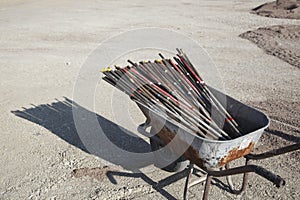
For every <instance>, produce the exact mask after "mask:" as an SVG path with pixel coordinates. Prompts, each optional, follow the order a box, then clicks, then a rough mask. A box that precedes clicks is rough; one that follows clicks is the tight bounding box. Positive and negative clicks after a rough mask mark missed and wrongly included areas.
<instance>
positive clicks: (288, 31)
mask: <svg viewBox="0 0 300 200" xmlns="http://www.w3.org/2000/svg"><path fill="white" fill-rule="evenodd" d="M240 37H242V38H245V39H248V40H250V41H252V42H253V43H255V44H257V46H258V47H260V48H262V49H264V50H265V51H266V53H267V54H270V55H274V56H276V57H278V58H280V59H282V60H284V61H286V62H288V63H290V64H291V65H294V66H296V67H298V68H300V46H299V44H300V26H297V25H287V26H271V27H263V28H258V29H256V30H253V31H247V32H245V33H243V34H241V35H240Z"/></svg>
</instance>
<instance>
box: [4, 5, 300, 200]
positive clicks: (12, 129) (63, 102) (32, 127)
mask: <svg viewBox="0 0 300 200" xmlns="http://www.w3.org/2000/svg"><path fill="white" fill-rule="evenodd" d="M260 4H261V1H258V0H251V1H246V2H245V1H242V0H226V1H225V0H224V1H223V0H215V1H211V0H207V1H197V2H195V1H189V0H184V1H150V2H143V3H141V2H140V1H137V0H133V1H101V0H93V1H89V3H87V2H86V1H82V0H78V1H69V0H62V1H50V0H45V1H30V0H28V1H0V5H1V6H0V27H1V33H0V38H1V40H0V65H1V67H2V68H1V69H2V71H1V74H0V80H1V85H0V91H1V96H0V105H1V106H0V111H1V115H0V123H1V126H0V133H1V137H0V153H1V156H0V168H1V169H2V170H1V171H0V199H174V198H175V199H180V198H181V197H182V190H183V184H184V179H180V180H178V181H174V180H175V179H176V178H174V177H171V178H169V179H165V181H164V182H163V183H165V184H166V186H165V187H163V188H160V187H157V184H156V183H157V182H158V181H159V180H161V179H164V178H166V177H168V176H170V175H172V174H171V173H167V172H164V171H162V170H159V169H157V168H155V167H154V166H153V165H151V163H150V164H149V165H148V166H145V167H144V168H142V169H141V171H142V173H140V174H132V173H131V172H130V171H128V170H125V169H124V168H126V166H122V162H121V158H116V157H115V156H114V155H111V154H110V152H109V151H105V149H104V150H103V153H102V154H99V155H94V154H91V153H88V151H86V149H85V148H84V146H83V145H82V144H81V142H80V140H79V138H78V135H77V132H76V128H75V126H74V121H73V119H72V109H71V108H72V107H71V106H72V104H71V103H72V101H71V100H72V97H73V88H74V84H75V82H76V80H77V76H78V73H79V70H80V69H81V67H82V66H83V64H84V62H85V61H86V59H87V57H88V55H89V54H90V53H91V52H92V51H93V50H94V49H95V48H96V47H97V46H98V45H99V44H100V43H101V42H102V41H104V40H106V39H107V38H109V37H110V36H112V35H116V34H118V33H121V32H124V31H128V30H132V29H136V28H145V27H159V28H166V29H170V30H175V31H177V32H179V33H182V34H184V35H186V36H188V37H190V38H192V39H193V40H195V41H197V42H198V43H199V44H201V45H202V46H203V47H204V48H205V50H206V51H207V52H208V53H209V55H210V57H211V58H212V60H213V61H214V62H215V64H216V66H217V68H218V70H219V73H220V74H221V75H222V78H223V82H224V84H225V89H226V92H227V93H228V94H230V95H231V96H233V97H235V98H236V99H239V100H241V101H243V102H248V103H249V104H251V105H254V106H257V107H259V108H261V109H263V110H264V111H265V112H266V113H268V114H269V115H270V116H271V118H274V119H275V120H276V121H275V122H272V124H271V127H270V132H271V133H272V131H273V134H272V135H274V133H277V134H278V135H281V136H282V135H284V134H286V135H290V136H288V137H286V138H288V139H292V141H288V140H286V139H284V138H283V139H282V140H283V141H288V142H280V141H277V140H272V139H269V138H273V136H272V137H267V134H271V133H266V134H265V136H264V137H263V138H262V141H261V144H269V146H270V147H277V146H281V145H282V144H288V143H290V142H296V141H299V126H300V125H299V99H300V98H299V97H300V91H299V90H300V89H299V88H300V87H299V77H300V71H299V68H297V67H294V66H291V65H290V64H288V63H286V62H284V61H283V60H281V59H278V58H276V57H274V56H270V55H267V54H265V53H264V51H263V50H261V49H259V48H258V47H257V46H256V45H255V44H253V43H251V42H249V41H248V40H245V39H242V38H240V37H239V35H240V34H241V33H244V32H246V31H248V30H254V29H257V28H259V27H266V26H272V25H300V21H297V20H291V19H276V18H265V17H261V16H258V15H253V14H250V10H251V9H252V8H254V7H256V6H258V5H260ZM270 40H272V38H271V39H270ZM170 42H173V43H174V42H176V41H170ZM99 71H100V69H99ZM99 76H100V75H99ZM112 94H113V91H112V87H111V86H109V85H107V84H104V83H101V87H98V88H97V90H96V91H95V96H96V101H95V109H93V108H86V107H85V106H84V105H78V107H79V106H82V107H80V108H81V109H86V112H87V113H90V112H91V113H96V114H97V116H98V119H99V120H100V123H102V124H103V125H105V126H106V128H107V129H108V130H110V132H111V133H112V136H111V137H112V139H114V140H115V142H120V144H121V145H122V146H123V147H124V148H128V149H131V148H134V149H135V150H141V149H143V150H145V151H147V148H149V145H148V143H147V142H148V141H147V140H145V138H137V139H135V140H131V141H128V140H126V136H123V135H124V134H123V133H124V131H120V130H119V129H117V128H116V127H117V124H118V125H119V123H118V122H116V119H115V118H114V114H113V112H112V103H111V98H112ZM124 98H125V97H124ZM77 103H78V102H77ZM130 105H131V107H130V109H132V113H133V117H134V120H136V123H138V122H142V121H143V120H144V117H143V116H142V114H141V113H140V112H139V110H138V109H137V108H136V107H135V105H134V104H130ZM294 110H298V112H293V111H294ZM277 121H282V122H283V123H285V124H288V125H282V124H280V123H281V122H279V124H278V122H277ZM276 123H277V124H276ZM289 125H291V126H292V127H291V126H289ZM122 126H123V128H124V129H127V130H128V131H131V132H132V133H137V131H136V130H135V129H134V127H131V126H129V125H128V126H127V125H126V123H125V124H124V125H123V124H122ZM135 128H136V126H135ZM274 130H275V131H274ZM276 131H277V132H276ZM114 134H115V135H116V136H117V137H114V136H113V135H114ZM281 138H282V137H281ZM273 141H274V145H273ZM99 144H100V145H101V142H100V141H99ZM100 147H101V146H100ZM258 147H259V146H258ZM241 162H242V161H237V162H236V164H240V163H241ZM298 163H299V154H298V153H292V154H288V155H282V156H279V157H276V158H270V159H266V160H263V161H259V162H257V164H260V165H262V166H264V167H266V168H267V169H269V170H271V171H273V172H274V173H276V174H279V175H280V176H281V177H283V178H285V180H286V181H287V184H286V186H285V187H284V188H280V189H277V188H275V187H274V186H273V185H272V184H271V183H270V182H267V181H266V180H264V179H263V178H261V177H258V176H255V175H253V176H251V178H250V183H249V188H248V190H247V191H246V192H245V193H244V194H242V195H240V196H236V195H233V194H230V193H228V192H227V191H226V190H223V189H221V188H222V184H221V183H220V182H218V181H215V184H214V185H213V187H212V190H211V193H210V199H257V200H258V199H297V196H300V195H299V193H300V189H299V186H298V184H295V183H297V182H298V180H299V178H300V177H299V174H300V173H299V165H298ZM220 181H222V182H224V180H223V179H220ZM168 183H171V184H168ZM203 188H204V187H203V186H202V185H198V186H194V187H192V188H190V189H189V197H190V199H199V196H201V194H202V191H203Z"/></svg>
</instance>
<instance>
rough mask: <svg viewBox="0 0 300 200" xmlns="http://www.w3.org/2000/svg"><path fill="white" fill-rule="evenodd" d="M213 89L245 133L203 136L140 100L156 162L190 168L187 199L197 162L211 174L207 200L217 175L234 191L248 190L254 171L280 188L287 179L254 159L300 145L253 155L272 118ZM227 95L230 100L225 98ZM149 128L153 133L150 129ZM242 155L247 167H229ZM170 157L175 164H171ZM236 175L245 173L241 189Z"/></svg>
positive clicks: (169, 167) (169, 168) (141, 128)
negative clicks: (234, 178)
mask: <svg viewBox="0 0 300 200" xmlns="http://www.w3.org/2000/svg"><path fill="white" fill-rule="evenodd" d="M209 88H210V90H211V92H212V93H213V94H214V95H215V97H216V98H217V99H218V100H219V101H220V102H221V103H222V104H223V107H224V108H226V110H227V111H228V113H230V115H231V116H232V117H233V118H234V119H235V120H236V121H237V123H238V124H239V128H240V129H241V131H242V133H243V134H242V136H240V137H237V138H235V139H231V140H222V141H221V140H209V139H206V138H202V137H199V136H197V135H196V134H193V133H190V132H189V131H187V130H185V129H184V128H182V127H181V126H180V124H176V123H175V122H173V121H169V120H166V119H165V118H163V117H161V116H159V115H158V114H156V113H154V112H152V111H151V110H150V109H148V108H147V107H146V106H144V105H142V104H139V103H137V104H138V106H139V108H140V109H141V111H142V112H143V114H144V115H145V117H146V122H145V123H144V124H142V125H140V126H139V127H138V131H139V132H140V133H142V134H143V135H146V136H147V137H149V138H150V144H151V148H152V151H153V153H154V155H155V156H154V158H155V163H154V165H155V166H157V167H159V168H161V169H164V170H166V171H169V172H170V171H171V172H176V171H181V170H184V169H186V170H188V173H187V177H186V183H185V186H184V192H183V198H184V199H186V197H187V189H188V187H189V177H190V174H191V173H192V171H193V170H194V165H196V166H198V167H199V168H201V169H202V170H204V172H205V173H206V174H207V175H206V178H205V179H204V180H203V181H205V189H204V193H203V197H202V198H203V199H204V200H206V199H208V195H209V190H210V185H211V181H212V178H213V177H222V176H226V178H227V182H228V187H229V188H230V190H231V192H232V193H234V194H240V193H242V192H243V191H244V190H245V189H246V186H247V182H248V174H249V173H250V172H254V173H256V174H258V175H260V176H262V177H264V178H265V179H267V180H269V181H271V182H273V183H274V184H275V185H276V186H277V187H281V186H284V185H285V181H284V179H282V178H281V177H280V176H278V175H275V174H274V173H272V172H270V171H268V170H266V169H264V168H263V167H260V166H257V165H251V164H250V160H258V159H265V158H268V157H272V156H275V155H280V154H283V153H287V152H290V151H295V150H298V149H299V148H300V144H294V145H290V146H286V147H283V148H280V149H276V150H272V151H269V152H265V153H262V154H256V155H255V154H251V151H252V150H253V149H254V147H255V145H256V144H257V143H258V141H259V139H260V137H261V135H262V134H263V132H264V130H265V129H266V128H267V127H268V126H269V118H268V117H267V116H266V115H265V114H264V113H262V112H260V111H258V110H256V109H254V108H252V107H250V106H247V105H245V104H243V103H241V102H239V101H237V100H235V99H234V98H232V97H230V96H228V95H225V94H223V93H222V92H220V91H218V90H216V89H214V88H212V87H209ZM224 97H225V99H226V101H224ZM221 99H223V101H221ZM149 127H150V133H149V131H147V130H148V128H149ZM241 157H245V158H246V162H245V165H244V166H239V167H235V168H230V167H229V163H230V162H231V161H233V160H236V159H238V158H241ZM170 160H171V163H168V162H170ZM224 167H225V169H224ZM236 174H243V184H242V187H241V189H239V190H236V189H235V188H234V186H233V184H232V181H231V175H236Z"/></svg>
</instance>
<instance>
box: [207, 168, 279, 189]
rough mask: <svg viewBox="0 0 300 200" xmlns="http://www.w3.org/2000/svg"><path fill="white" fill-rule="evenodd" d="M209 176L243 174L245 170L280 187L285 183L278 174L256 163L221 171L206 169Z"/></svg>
mask: <svg viewBox="0 0 300 200" xmlns="http://www.w3.org/2000/svg"><path fill="white" fill-rule="evenodd" d="M206 171H207V173H208V175H209V176H214V177H222V176H230V175H236V174H243V173H247V172H254V173H256V174H258V175H260V176H262V177H264V178H265V179H267V180H269V181H271V182H272V183H274V184H275V185H276V187H281V186H284V185H285V180H284V179H282V178H281V177H280V176H278V175H276V174H274V173H272V172H270V171H268V170H267V169H264V168H263V167H260V166H257V165H245V166H241V167H235V168H231V169H226V170H223V171H213V170H206Z"/></svg>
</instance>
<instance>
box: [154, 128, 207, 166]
mask: <svg viewBox="0 0 300 200" xmlns="http://www.w3.org/2000/svg"><path fill="white" fill-rule="evenodd" d="M175 135H176V132H175V131H171V130H170V129H169V128H167V127H166V126H164V127H163V128H162V129H161V130H160V131H159V132H158V136H159V137H160V139H161V140H162V141H163V142H164V144H165V145H167V144H169V143H170V142H171V141H173V142H174V143H175V145H173V147H174V146H176V147H177V148H176V147H175V148H174V150H175V151H176V150H177V152H178V153H182V149H181V148H184V147H187V150H186V151H185V152H184V153H183V157H184V158H186V159H187V160H190V161H191V162H192V163H194V164H195V165H197V166H198V167H203V166H204V165H203V160H202V159H200V156H199V153H198V152H197V151H196V150H195V149H194V148H193V147H192V146H191V145H189V144H187V143H186V142H185V141H183V140H180V139H179V141H175V140H173V139H174V137H175Z"/></svg>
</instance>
